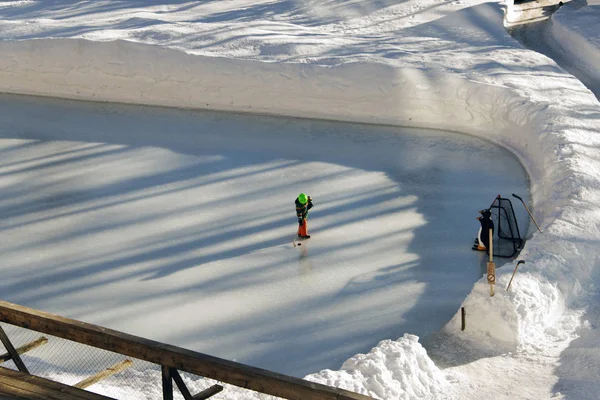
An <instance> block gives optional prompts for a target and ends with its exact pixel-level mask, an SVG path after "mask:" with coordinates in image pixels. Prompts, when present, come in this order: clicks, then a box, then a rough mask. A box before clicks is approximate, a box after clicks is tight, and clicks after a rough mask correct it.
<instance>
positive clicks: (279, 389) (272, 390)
mask: <svg viewBox="0 0 600 400" xmlns="http://www.w3.org/2000/svg"><path fill="white" fill-rule="evenodd" d="M0 322H5V323H7V324H10V325H15V326H19V327H22V328H26V329H30V330H33V331H36V332H40V333H45V334H47V335H52V336H56V337H60V338H63V339H68V340H72V341H74V342H78V343H82V344H85V345H88V346H92V347H96V348H99V349H104V350H108V351H112V352H115V353H119V354H122V355H126V356H129V357H134V358H137V359H140V360H145V361H149V362H151V363H154V364H158V365H160V366H161V367H162V378H163V379H162V380H163V397H164V399H165V400H170V399H172V396H173V394H172V393H173V389H172V388H173V386H172V384H173V381H175V383H176V384H177V385H178V387H179V388H180V390H181V391H182V393H184V397H185V398H186V399H188V398H189V399H194V398H207V397H206V396H205V397H197V396H198V395H195V396H192V395H191V394H190V393H189V392H188V393H185V392H186V391H187V389H185V385H184V386H183V388H182V387H181V386H180V384H181V385H183V381H182V380H181V377H180V376H179V374H178V372H177V371H185V372H189V373H192V374H195V375H198V376H202V377H206V378H210V379H214V380H217V381H221V382H225V383H228V384H230V385H235V386H239V387H242V388H245V389H250V390H253V391H256V392H261V393H265V394H269V395H273V396H277V397H281V398H284V399H290V400H334V399H335V400H373V399H372V398H371V397H368V396H365V395H361V394H358V393H354V392H350V391H347V390H344V389H338V388H334V387H330V386H326V385H322V384H318V383H314V382H310V381H306V380H303V379H299V378H295V377H291V376H287V375H282V374H278V373H275V372H271V371H267V370H264V369H260V368H254V367H251V366H248V365H245V364H240V363H237V362H233V361H228V360H224V359H221V358H217V357H213V356H210V355H207V354H202V353H198V352H195V351H191V350H186V349H183V348H180V347H176V346H172V345H168V344H164V343H160V342H156V341H152V340H148V339H144V338H141V337H138V336H133V335H129V334H126V333H122V332H118V331H114V330H111V329H107V328H103V327H100V326H97V325H92V324H88V323H84V322H80V321H76V320H73V319H68V318H64V317H60V316H57V315H53V314H50V313H46V312H42V311H38V310H34V309H31V308H28V307H24V306H20V305H16V304H12V303H8V302H4V301H0ZM215 386H218V385H215ZM217 391H218V389H217ZM188 396H189V397H188Z"/></svg>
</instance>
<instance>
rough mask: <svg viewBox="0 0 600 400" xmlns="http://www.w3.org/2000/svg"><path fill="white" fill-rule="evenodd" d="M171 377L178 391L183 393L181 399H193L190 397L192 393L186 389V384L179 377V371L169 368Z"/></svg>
mask: <svg viewBox="0 0 600 400" xmlns="http://www.w3.org/2000/svg"><path fill="white" fill-rule="evenodd" d="M171 377H172V378H173V380H174V381H175V383H176V384H177V387H178V388H179V391H180V392H181V394H182V395H183V399H184V400H194V398H193V397H192V394H191V393H190V391H189V390H188V388H187V386H185V382H184V381H183V379H181V375H179V372H177V370H176V369H175V368H171Z"/></svg>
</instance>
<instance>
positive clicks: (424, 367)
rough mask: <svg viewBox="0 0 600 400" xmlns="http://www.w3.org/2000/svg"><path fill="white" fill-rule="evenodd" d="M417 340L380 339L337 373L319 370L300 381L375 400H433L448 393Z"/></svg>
mask: <svg viewBox="0 0 600 400" xmlns="http://www.w3.org/2000/svg"><path fill="white" fill-rule="evenodd" d="M418 339H419V338H418V337H417V336H414V335H409V334H404V336H403V337H401V338H399V339H398V340H395V341H394V340H383V341H381V342H379V344H378V345H377V347H374V348H373V349H372V350H371V351H370V352H369V353H368V354H357V355H356V356H354V357H352V358H350V359H349V360H347V361H346V362H345V363H344V364H343V365H342V367H341V368H340V370H339V371H331V370H323V371H321V372H319V373H317V374H311V375H308V376H306V377H305V378H304V379H306V380H309V381H313V382H317V383H322V384H324V385H329V386H335V387H339V388H343V389H347V390H350V391H353V392H356V393H361V394H365V395H368V396H371V397H374V398H379V399H414V398H422V399H427V398H436V397H437V396H439V395H441V394H443V393H445V392H446V390H448V382H447V381H446V377H445V375H444V373H442V372H441V371H440V369H439V368H438V367H436V366H435V364H434V363H433V362H432V361H431V359H430V358H429V357H428V356H427V352H426V351H425V349H424V348H423V346H421V344H420V343H419V342H418Z"/></svg>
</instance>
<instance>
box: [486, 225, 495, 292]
mask: <svg viewBox="0 0 600 400" xmlns="http://www.w3.org/2000/svg"><path fill="white" fill-rule="evenodd" d="M489 232H490V243H489V245H490V261H488V263H487V281H488V283H489V284H490V297H492V296H494V285H495V284H496V263H495V262H494V242H493V240H494V237H493V233H492V232H493V231H492V229H491V228H490V230H489Z"/></svg>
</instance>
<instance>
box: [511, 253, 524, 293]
mask: <svg viewBox="0 0 600 400" xmlns="http://www.w3.org/2000/svg"><path fill="white" fill-rule="evenodd" d="M520 264H525V261H523V260H519V261H517V266H516V267H515V270H514V271H513V274H512V276H511V277H510V282H508V286H507V287H506V291H507V292H508V289H510V284H511V283H512V280H513V278H514V277H515V274H516V273H517V268H519V265H520Z"/></svg>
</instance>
